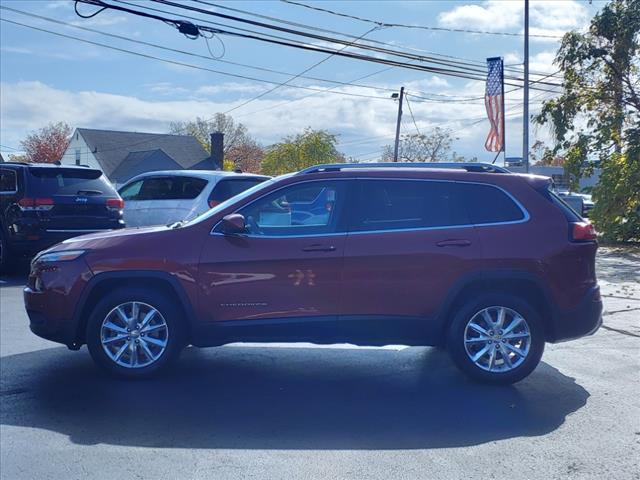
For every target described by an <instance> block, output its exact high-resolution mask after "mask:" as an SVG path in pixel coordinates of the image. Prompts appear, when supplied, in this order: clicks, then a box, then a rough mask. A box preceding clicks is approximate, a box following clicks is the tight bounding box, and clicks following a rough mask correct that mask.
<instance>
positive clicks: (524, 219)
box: [209, 177, 531, 238]
mask: <svg viewBox="0 0 640 480" xmlns="http://www.w3.org/2000/svg"><path fill="white" fill-rule="evenodd" d="M340 180H342V181H346V180H353V181H357V180H378V181H401V182H402V181H411V182H439V183H465V184H469V185H483V186H487V187H493V188H497V189H498V190H500V191H501V192H503V193H504V194H505V195H507V196H508V197H509V198H510V199H511V201H512V202H514V203H515V204H516V205H517V207H518V208H519V209H520V211H521V212H522V215H523V217H522V218H521V219H519V220H509V221H506V222H489V223H464V224H461V225H441V226H437V227H416V228H395V229H387V230H375V229H374V230H358V231H344V232H333V233H325V234H305V235H278V236H265V235H250V234H238V235H236V236H240V237H246V238H309V237H328V236H339V235H362V234H371V233H395V232H419V231H428V230H447V229H449V230H450V229H456V228H473V227H493V226H497V225H518V224H521V223H527V222H528V221H529V220H530V219H531V215H530V214H529V211H528V210H527V209H526V208H525V207H524V205H522V203H520V201H519V200H518V199H517V198H515V197H514V196H513V195H511V193H509V192H508V191H506V190H505V189H504V188H502V187H500V186H498V185H493V184H491V183H484V182H470V181H465V180H462V181H459V180H440V179H438V180H435V179H431V178H378V177H350V178H332V179H328V178H318V179H310V180H303V181H301V182H296V183H290V184H288V185H284V186H282V187H279V188H277V189H275V190H272V191H270V192H268V193H266V194H264V195H262V196H260V197H258V198H256V199H255V200H252V201H251V202H249V203H247V204H246V205H243V206H242V207H241V208H240V209H242V208H245V207H247V206H249V205H251V204H253V203H255V202H257V201H258V200H260V199H262V198H264V197H266V196H267V195H270V194H271V193H274V192H277V191H278V190H282V189H283V188H287V187H289V186H292V185H300V184H302V183H309V182H322V181H324V182H327V181H340ZM240 209H238V210H240ZM236 212H237V210H236V211H234V212H233V213H236ZM221 222H222V219H220V220H218V221H217V222H216V224H215V225H214V226H213V228H212V229H211V231H210V232H209V235H212V236H214V235H215V236H223V237H224V236H226V235H225V234H224V233H220V232H215V231H214V230H215V229H216V228H217V227H218V225H219V224H220V223H221Z"/></svg>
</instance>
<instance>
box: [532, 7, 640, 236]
mask: <svg viewBox="0 0 640 480" xmlns="http://www.w3.org/2000/svg"><path fill="white" fill-rule="evenodd" d="M639 54H640V1H639V0H613V1H612V2H611V3H609V4H607V5H605V6H604V7H603V9H602V10H601V11H600V12H599V13H598V14H596V15H595V17H594V18H593V19H592V21H591V24H590V26H589V29H588V30H587V31H586V32H585V33H579V32H569V33H567V34H565V36H564V38H563V39H562V43H561V45H560V48H559V50H558V52H557V54H556V58H555V63H556V64H557V65H558V67H559V68H560V70H561V71H562V74H563V81H562V91H561V94H560V96H559V97H557V98H554V99H551V100H548V101H546V102H545V103H544V105H543V107H542V111H541V113H540V114H539V115H538V116H537V117H536V118H535V120H536V121H537V122H538V123H540V124H542V125H548V126H549V127H551V128H550V130H551V132H552V134H553V138H554V141H555V145H554V147H553V153H554V154H560V155H562V156H563V157H564V166H565V170H566V171H567V173H569V174H570V177H571V178H572V183H573V184H574V186H575V183H577V179H579V178H580V177H581V176H585V175H589V174H590V173H591V171H592V170H593V168H594V167H595V164H596V162H597V163H599V165H600V167H601V174H600V179H599V182H598V184H597V185H596V186H595V187H594V188H593V190H592V193H593V198H594V200H595V208H594V210H593V212H592V213H591V214H590V218H592V219H593V220H594V222H595V223H596V227H597V228H598V230H600V231H601V232H602V233H603V234H604V237H605V238H606V239H609V240H617V241H628V240H639V239H640V215H639V213H638V211H639V210H640V75H639V73H640V72H639V71H640V62H639Z"/></svg>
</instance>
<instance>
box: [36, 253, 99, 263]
mask: <svg viewBox="0 0 640 480" xmlns="http://www.w3.org/2000/svg"><path fill="white" fill-rule="evenodd" d="M85 252H86V250H63V251H61V252H49V253H44V254H42V255H40V256H39V257H37V258H36V259H35V260H34V262H36V261H38V262H68V261H70V260H75V259H76V258H78V257H80V256H81V255H83V254H84V253H85Z"/></svg>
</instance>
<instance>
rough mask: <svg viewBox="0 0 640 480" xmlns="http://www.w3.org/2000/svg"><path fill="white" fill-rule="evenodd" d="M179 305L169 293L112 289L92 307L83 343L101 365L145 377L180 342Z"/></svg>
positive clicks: (163, 362)
mask: <svg viewBox="0 0 640 480" xmlns="http://www.w3.org/2000/svg"><path fill="white" fill-rule="evenodd" d="M180 318H181V315H180V309H179V308H177V306H176V305H175V303H174V302H173V301H172V300H171V298H170V297H167V296H166V295H161V294H159V293H157V292H154V291H151V290H147V289H139V288H129V289H122V290H116V291H114V292H113V293H111V294H109V295H107V296H106V297H105V298H104V299H102V300H101V301H100V302H98V304H97V305H96V306H95V308H94V309H93V312H92V313H91V316H90V318H89V321H88V324H87V346H88V347H89V352H90V353H91V356H92V358H93V360H94V361H95V362H96V363H97V364H98V365H99V366H101V367H103V368H105V369H107V370H108V371H110V372H112V373H115V374H117V375H121V376H126V377H137V378H139V377H146V376H150V375H153V374H155V373H157V372H158V371H160V370H162V369H164V368H166V367H167V366H168V365H169V364H171V363H172V362H173V361H174V360H175V359H176V357H177V356H178V355H179V353H180V350H181V349H182V347H183V345H184V340H183V334H182V331H183V329H182V328H181V325H180Z"/></svg>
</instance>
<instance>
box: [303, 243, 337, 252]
mask: <svg viewBox="0 0 640 480" xmlns="http://www.w3.org/2000/svg"><path fill="white" fill-rule="evenodd" d="M335 249H336V247H334V246H333V245H319V244H315V245H309V246H308V247H304V248H303V249H302V251H303V252H333V251H335Z"/></svg>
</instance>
